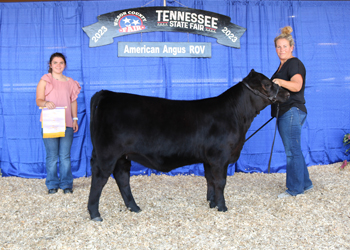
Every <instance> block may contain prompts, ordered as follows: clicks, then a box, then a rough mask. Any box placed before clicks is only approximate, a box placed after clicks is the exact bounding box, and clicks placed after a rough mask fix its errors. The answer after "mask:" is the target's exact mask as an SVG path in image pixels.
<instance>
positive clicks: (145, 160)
mask: <svg viewBox="0 0 350 250" xmlns="http://www.w3.org/2000/svg"><path fill="white" fill-rule="evenodd" d="M126 158H127V159H128V160H131V161H135V162H137V163H139V164H141V165H143V166H144V167H147V168H151V169H155V170H157V171H161V172H169V171H171V170H173V169H176V168H179V167H182V166H185V165H191V164H195V163H201V162H203V161H201V160H199V159H195V158H193V157H180V156H176V157H159V156H157V157H152V156H146V155H140V154H127V155H126Z"/></svg>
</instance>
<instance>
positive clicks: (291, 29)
mask: <svg viewBox="0 0 350 250" xmlns="http://www.w3.org/2000/svg"><path fill="white" fill-rule="evenodd" d="M292 32H293V28H292V27H290V26H286V27H284V28H282V29H281V34H286V35H289V34H290V33H292Z"/></svg>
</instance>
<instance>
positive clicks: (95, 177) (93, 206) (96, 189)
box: [88, 170, 109, 221]
mask: <svg viewBox="0 0 350 250" xmlns="http://www.w3.org/2000/svg"><path fill="white" fill-rule="evenodd" d="M96 171H99V170H93V172H92V176H91V187H90V195H89V201H88V210H89V213H90V218H91V220H93V221H102V218H101V215H100V212H99V211H98V207H99V203H100V197H101V193H102V189H103V187H104V186H105V185H106V183H107V181H108V177H109V175H108V176H107V177H105V176H101V175H99V174H97V173H96Z"/></svg>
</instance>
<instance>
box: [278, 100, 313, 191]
mask: <svg viewBox="0 0 350 250" xmlns="http://www.w3.org/2000/svg"><path fill="white" fill-rule="evenodd" d="M305 120H306V113H305V112H303V111H301V110H300V109H298V108H296V107H292V108H291V109H290V110H288V111H287V112H286V113H284V114H283V115H282V116H281V117H278V131H279V134H280V135H281V138H282V141H283V145H284V149H285V152H286V155H287V179H286V185H287V192H288V193H289V194H290V195H293V196H295V195H298V194H302V193H304V191H305V190H308V189H310V188H312V182H311V180H310V177H309V171H308V169H307V166H306V163H305V159H304V156H303V153H302V151H301V141H300V139H301V128H302V126H303V124H304V122H305Z"/></svg>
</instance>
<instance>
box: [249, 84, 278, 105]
mask: <svg viewBox="0 0 350 250" xmlns="http://www.w3.org/2000/svg"><path fill="white" fill-rule="evenodd" d="M242 83H243V84H244V85H245V86H246V87H247V88H248V89H249V90H250V91H252V92H253V93H254V94H256V95H258V96H260V97H262V98H265V99H267V100H269V101H270V102H271V103H275V102H276V101H277V95H278V91H279V90H280V85H278V84H277V91H276V93H275V95H274V96H267V95H265V94H263V93H261V92H260V91H258V90H256V89H252V88H251V87H250V86H249V85H248V83H246V82H245V81H242Z"/></svg>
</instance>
